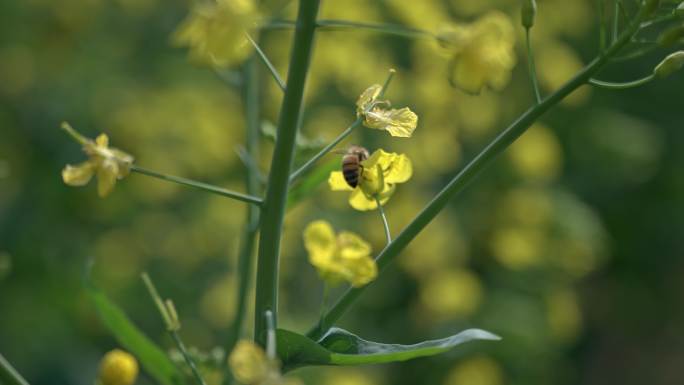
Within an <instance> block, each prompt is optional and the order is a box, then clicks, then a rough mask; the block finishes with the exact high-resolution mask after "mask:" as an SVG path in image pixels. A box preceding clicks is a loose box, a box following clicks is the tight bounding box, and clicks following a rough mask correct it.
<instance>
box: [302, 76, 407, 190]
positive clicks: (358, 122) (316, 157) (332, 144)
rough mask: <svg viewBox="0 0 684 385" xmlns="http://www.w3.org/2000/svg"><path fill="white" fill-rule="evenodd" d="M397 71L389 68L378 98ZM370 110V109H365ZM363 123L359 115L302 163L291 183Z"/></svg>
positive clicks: (379, 97) (383, 94)
mask: <svg viewBox="0 0 684 385" xmlns="http://www.w3.org/2000/svg"><path fill="white" fill-rule="evenodd" d="M396 72H397V71H396V70H394V69H390V70H389V74H388V75H387V78H386V79H385V83H383V85H382V88H381V89H380V93H379V94H378V98H377V99H381V98H382V97H384V96H385V92H387V87H389V85H390V83H391V82H392V79H393V78H394V74H395V73H396ZM368 108H369V109H370V108H372V106H369V107H368ZM365 112H368V111H365ZM361 123H363V117H358V118H357V119H356V120H355V121H354V123H352V124H351V125H350V126H349V127H347V129H346V130H344V131H343V132H342V133H341V134H340V135H339V136H338V137H337V138H335V139H334V140H333V141H332V142H330V143H329V144H328V145H327V146H325V147H324V148H323V149H322V150H321V151H319V152H318V154H316V155H314V156H313V157H312V158H311V159H309V160H308V161H307V162H306V163H304V165H302V166H301V167H300V168H298V169H297V171H295V172H293V173H292V175H290V183H292V182H294V181H295V180H296V179H297V178H298V177H300V176H301V175H302V174H303V173H305V172H307V171H309V170H310V169H311V168H312V167H313V166H314V164H316V162H318V160H320V159H321V158H322V157H324V156H325V155H326V154H327V153H329V152H330V151H331V150H332V149H333V148H335V146H337V145H338V144H339V143H340V142H341V141H343V140H344V139H345V138H346V137H347V136H349V134H351V133H352V131H354V129H355V128H356V127H358V126H360V125H361Z"/></svg>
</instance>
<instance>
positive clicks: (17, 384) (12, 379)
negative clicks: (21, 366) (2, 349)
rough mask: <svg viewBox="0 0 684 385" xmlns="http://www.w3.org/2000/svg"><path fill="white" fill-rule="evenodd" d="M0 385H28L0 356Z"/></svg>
mask: <svg viewBox="0 0 684 385" xmlns="http://www.w3.org/2000/svg"><path fill="white" fill-rule="evenodd" d="M0 384H5V385H29V383H28V382H26V380H25V379H24V377H22V376H21V374H19V372H17V371H16V369H14V368H13V367H12V365H11V364H10V363H9V362H8V361H7V360H6V359H5V357H3V356H2V354H0Z"/></svg>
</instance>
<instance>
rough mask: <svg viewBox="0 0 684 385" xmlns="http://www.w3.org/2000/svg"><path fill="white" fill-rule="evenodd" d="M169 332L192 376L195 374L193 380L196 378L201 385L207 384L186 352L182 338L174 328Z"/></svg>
mask: <svg viewBox="0 0 684 385" xmlns="http://www.w3.org/2000/svg"><path fill="white" fill-rule="evenodd" d="M169 334H171V338H173V341H174V342H175V343H176V346H177V347H178V350H179V351H180V352H181V354H182V355H183V358H184V359H185V363H187V364H188V366H189V367H190V371H192V374H193V376H195V380H197V382H198V383H199V384H201V385H207V383H206V382H204V379H203V378H202V375H201V374H200V372H199V369H197V365H195V361H193V360H192V357H190V353H188V350H187V349H186V348H185V344H184V343H183V340H181V338H180V335H178V332H177V331H175V330H171V331H169Z"/></svg>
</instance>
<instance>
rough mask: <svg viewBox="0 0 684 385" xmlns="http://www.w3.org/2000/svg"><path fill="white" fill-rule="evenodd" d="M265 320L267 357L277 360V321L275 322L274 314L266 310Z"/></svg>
mask: <svg viewBox="0 0 684 385" xmlns="http://www.w3.org/2000/svg"><path fill="white" fill-rule="evenodd" d="M264 320H265V321H266V357H268V358H269V359H271V360H275V359H276V354H277V351H278V347H277V346H276V344H277V341H276V328H275V321H274V320H273V312H272V311H270V310H266V314H264Z"/></svg>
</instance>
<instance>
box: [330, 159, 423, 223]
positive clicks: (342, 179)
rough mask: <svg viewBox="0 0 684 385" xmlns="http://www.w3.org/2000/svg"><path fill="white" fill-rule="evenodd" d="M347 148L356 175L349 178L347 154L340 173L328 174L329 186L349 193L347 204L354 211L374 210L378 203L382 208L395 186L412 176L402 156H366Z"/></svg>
mask: <svg viewBox="0 0 684 385" xmlns="http://www.w3.org/2000/svg"><path fill="white" fill-rule="evenodd" d="M350 149H352V151H353V152H352V151H350V152H348V155H354V154H355V156H357V157H358V159H357V160H358V162H357V163H358V169H357V172H356V175H354V177H353V178H350V175H349V169H348V167H349V166H348V164H349V159H348V158H347V155H346V156H345V158H344V159H343V170H342V171H333V172H332V173H330V177H329V178H328V185H329V186H330V188H331V189H332V190H333V191H351V195H350V196H349V204H350V205H351V206H352V207H353V208H355V209H356V210H359V211H368V210H375V209H377V208H378V203H380V204H381V205H384V204H385V203H387V201H388V200H389V199H390V197H391V196H392V195H393V194H394V190H395V189H396V185H397V184H399V183H404V182H406V181H408V180H409V179H410V178H411V176H412V175H413V166H412V164H411V160H410V159H409V158H408V157H407V156H406V155H404V154H397V153H394V152H385V151H383V150H382V149H379V150H376V151H375V152H374V153H373V154H372V155H370V156H368V151H367V150H365V149H363V148H362V147H359V146H352V147H350ZM345 173H347V175H345ZM350 180H351V181H350ZM352 182H353V183H352Z"/></svg>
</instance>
